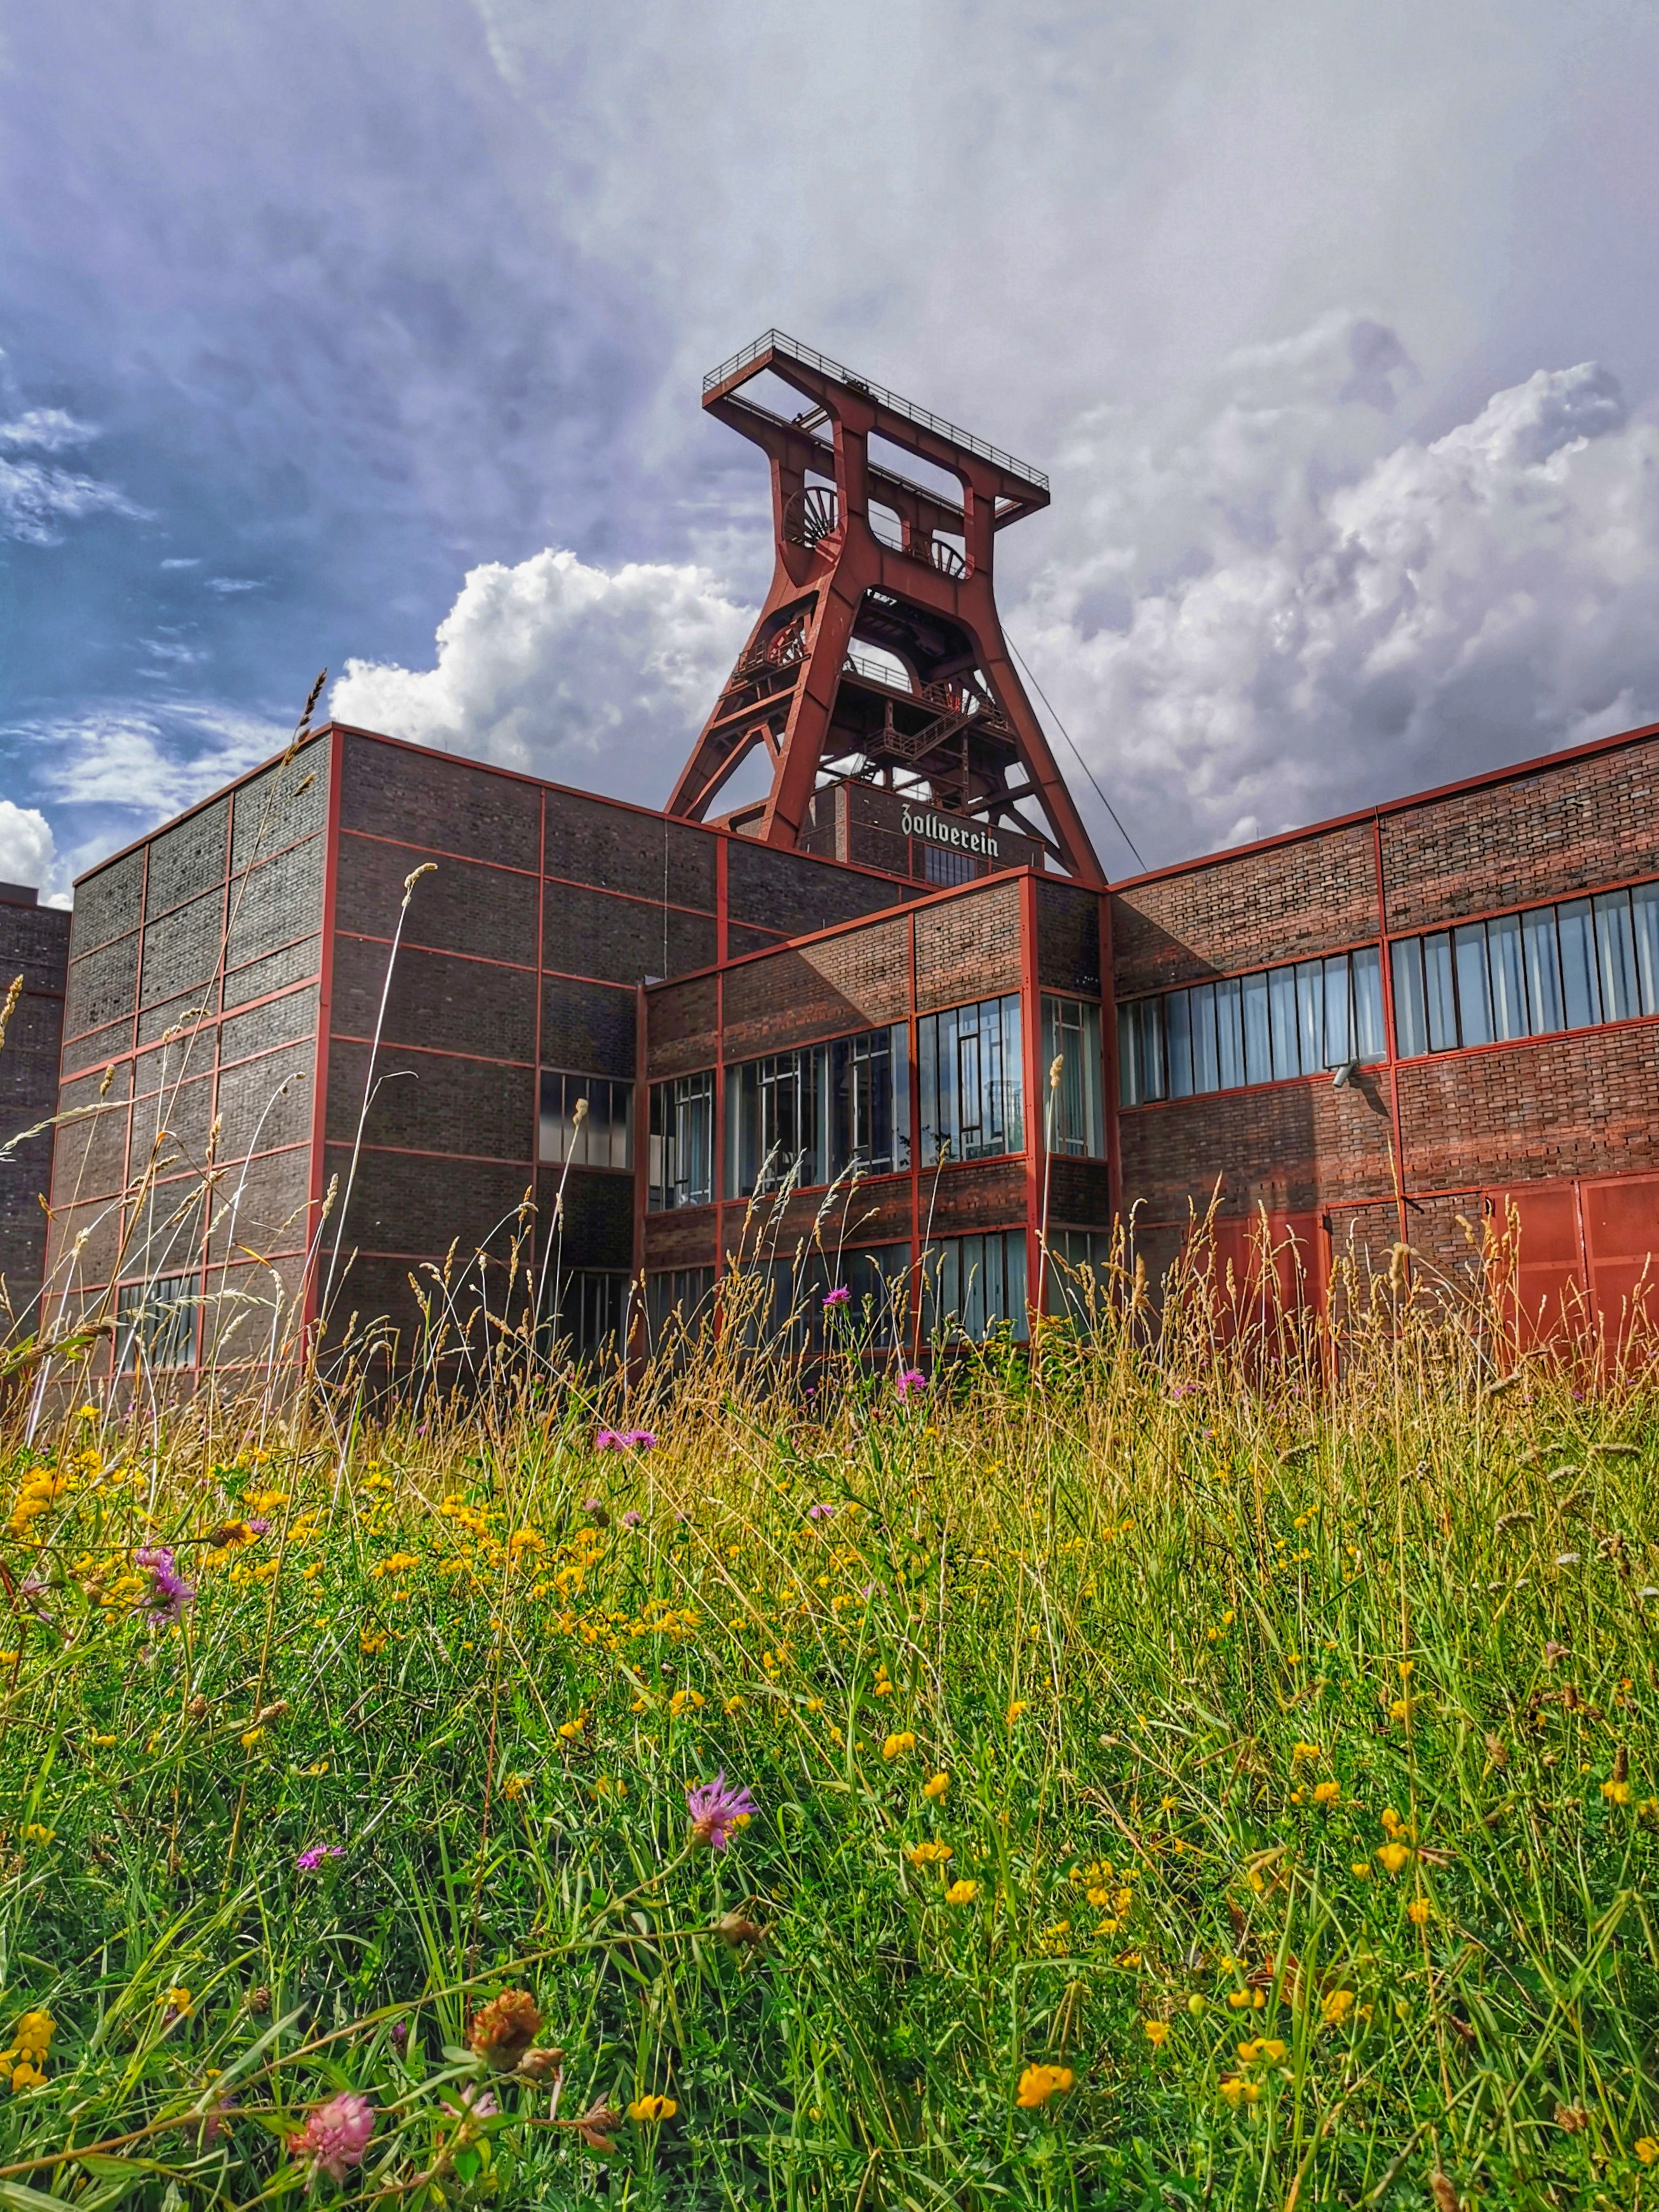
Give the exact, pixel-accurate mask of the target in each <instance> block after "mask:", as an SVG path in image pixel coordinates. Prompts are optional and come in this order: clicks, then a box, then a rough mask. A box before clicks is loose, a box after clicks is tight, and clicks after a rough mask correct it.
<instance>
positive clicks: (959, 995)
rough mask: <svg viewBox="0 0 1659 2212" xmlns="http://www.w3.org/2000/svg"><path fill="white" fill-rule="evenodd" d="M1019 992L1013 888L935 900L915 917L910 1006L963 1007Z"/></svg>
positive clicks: (993, 886) (996, 886) (995, 886)
mask: <svg viewBox="0 0 1659 2212" xmlns="http://www.w3.org/2000/svg"><path fill="white" fill-rule="evenodd" d="M1018 988H1019V884H1018V882H1017V881H1016V882H1012V883H1006V882H1002V883H1000V882H998V881H996V879H995V878H993V879H992V880H991V881H990V883H988V884H987V886H986V888H985V889H984V890H973V891H968V892H965V893H964V894H963V896H961V897H960V898H952V899H941V900H940V901H939V903H938V905H936V906H929V907H924V908H922V909H921V912H920V913H919V914H918V915H916V1007H917V1011H918V1012H921V1013H928V1012H933V1010H934V1009H935V1008H937V1007H939V1006H966V1005H967V1004H968V1003H969V1000H974V999H990V998H996V997H999V996H1000V995H1001V994H1003V993H1005V992H1007V991H1017V990H1018Z"/></svg>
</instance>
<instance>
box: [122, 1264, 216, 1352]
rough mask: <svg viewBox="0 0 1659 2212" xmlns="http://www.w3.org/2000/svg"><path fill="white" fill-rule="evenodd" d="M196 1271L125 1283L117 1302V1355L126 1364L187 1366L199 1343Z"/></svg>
mask: <svg viewBox="0 0 1659 2212" xmlns="http://www.w3.org/2000/svg"><path fill="white" fill-rule="evenodd" d="M199 1303H200V1301H199V1299H198V1298H197V1291H196V1278H195V1276H194V1275H161V1276H157V1277H156V1278H155V1280H154V1281H152V1282H148V1283H123V1284H122V1285H121V1288H120V1291H119V1294H118V1297H117V1299H116V1304H115V1334H116V1346H117V1358H118V1364H119V1365H120V1366H121V1367H123V1368H129V1367H137V1365H138V1364H139V1362H140V1361H141V1360H142V1361H143V1364H144V1365H145V1366H146V1367H154V1368H163V1367H167V1368H172V1367H188V1366H189V1365H190V1363H191V1353H192V1352H193V1351H194V1349H195V1345H196V1309H197V1305H198V1304H199Z"/></svg>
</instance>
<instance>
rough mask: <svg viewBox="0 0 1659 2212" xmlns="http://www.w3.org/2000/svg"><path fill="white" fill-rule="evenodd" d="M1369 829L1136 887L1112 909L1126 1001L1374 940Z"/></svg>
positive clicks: (1336, 832)
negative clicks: (1366, 940)
mask: <svg viewBox="0 0 1659 2212" xmlns="http://www.w3.org/2000/svg"><path fill="white" fill-rule="evenodd" d="M1376 932H1377V922H1376V854H1375V848H1374V842H1373V836H1372V830H1371V825H1370V823H1369V822H1361V823H1347V824H1346V826H1342V827H1339V828H1337V829H1328V830H1325V831H1323V832H1322V833H1321V834H1319V835H1317V836H1312V837H1307V838H1302V839H1299V840H1297V842H1295V843H1293V844H1287V845H1274V846H1271V847H1269V848H1267V850H1265V851H1262V852H1255V853H1243V854H1239V855H1238V856H1237V857H1236V858H1232V857H1230V856H1229V855H1227V854H1218V855H1217V857H1216V859H1215V860H1213V861H1211V862H1209V863H1208V864H1207V865H1206V866H1203V867H1200V868H1188V869H1184V870H1182V871H1181V872H1178V873H1176V874H1173V875H1169V876H1164V877H1159V878H1154V879H1153V880H1152V881H1151V882H1149V883H1140V884H1131V885H1130V887H1129V888H1128V889H1127V890H1122V891H1119V892H1117V893H1116V894H1115V896H1114V898H1113V902H1112V958H1113V966H1114V969H1115V978H1116V995H1117V996H1118V997H1119V998H1120V999H1138V998H1141V997H1144V996H1145V995H1146V994H1147V993H1148V992H1152V991H1170V990H1175V989H1177V988H1178V987H1180V986H1181V985H1182V984H1183V983H1201V982H1203V981H1205V980H1206V977H1209V976H1212V975H1243V974H1246V973H1248V972H1249V970H1250V969H1253V968H1271V967H1273V966H1275V965H1276V964H1277V963H1279V962H1280V961H1285V960H1306V959H1311V958H1312V957H1313V956H1314V955H1315V954H1316V953H1320V952H1334V951H1340V950H1341V949H1342V948H1343V947H1344V946H1345V945H1360V944H1363V943H1364V941H1365V939H1367V938H1374V937H1375V936H1376Z"/></svg>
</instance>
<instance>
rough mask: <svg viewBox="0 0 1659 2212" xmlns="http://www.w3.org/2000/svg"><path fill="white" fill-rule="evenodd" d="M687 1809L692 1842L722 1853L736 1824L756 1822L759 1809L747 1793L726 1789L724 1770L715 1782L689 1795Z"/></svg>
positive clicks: (697, 1788)
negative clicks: (749, 1821) (689, 1817)
mask: <svg viewBox="0 0 1659 2212" xmlns="http://www.w3.org/2000/svg"><path fill="white" fill-rule="evenodd" d="M685 1809H686V1811H687V1812H688V1813H690V1815H691V1839H692V1841H693V1842H694V1843H698V1844H708V1848H709V1850H712V1851H723V1850H725V1849H726V1838H727V1832H728V1831H729V1830H730V1829H731V1827H732V1825H733V1823H734V1822H736V1821H738V1820H753V1818H754V1816H755V1814H756V1811H757V1806H756V1804H755V1801H754V1799H753V1798H752V1797H751V1796H750V1795H749V1792H748V1790H728V1789H727V1787H726V1770H725V1769H724V1767H722V1768H721V1770H720V1772H719V1773H718V1774H717V1775H716V1776H715V1777H714V1780H713V1781H712V1782H700V1783H699V1784H697V1786H696V1789H695V1790H687V1791H686V1793H685Z"/></svg>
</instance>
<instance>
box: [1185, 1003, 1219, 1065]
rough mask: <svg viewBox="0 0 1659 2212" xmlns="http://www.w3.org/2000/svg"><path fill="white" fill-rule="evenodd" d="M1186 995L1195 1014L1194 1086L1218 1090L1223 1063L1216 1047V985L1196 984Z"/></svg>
mask: <svg viewBox="0 0 1659 2212" xmlns="http://www.w3.org/2000/svg"><path fill="white" fill-rule="evenodd" d="M1187 998H1188V1004H1189V1005H1190V1006H1191V1008H1192V1015H1193V1089H1194V1091H1217V1090H1219V1088H1220V1087H1221V1065H1220V1055H1219V1054H1218V1050H1217V1048H1216V1036H1215V985H1214V984H1213V983H1198V984H1195V985H1194V987H1193V988H1192V989H1191V990H1190V991H1188V994H1187Z"/></svg>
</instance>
